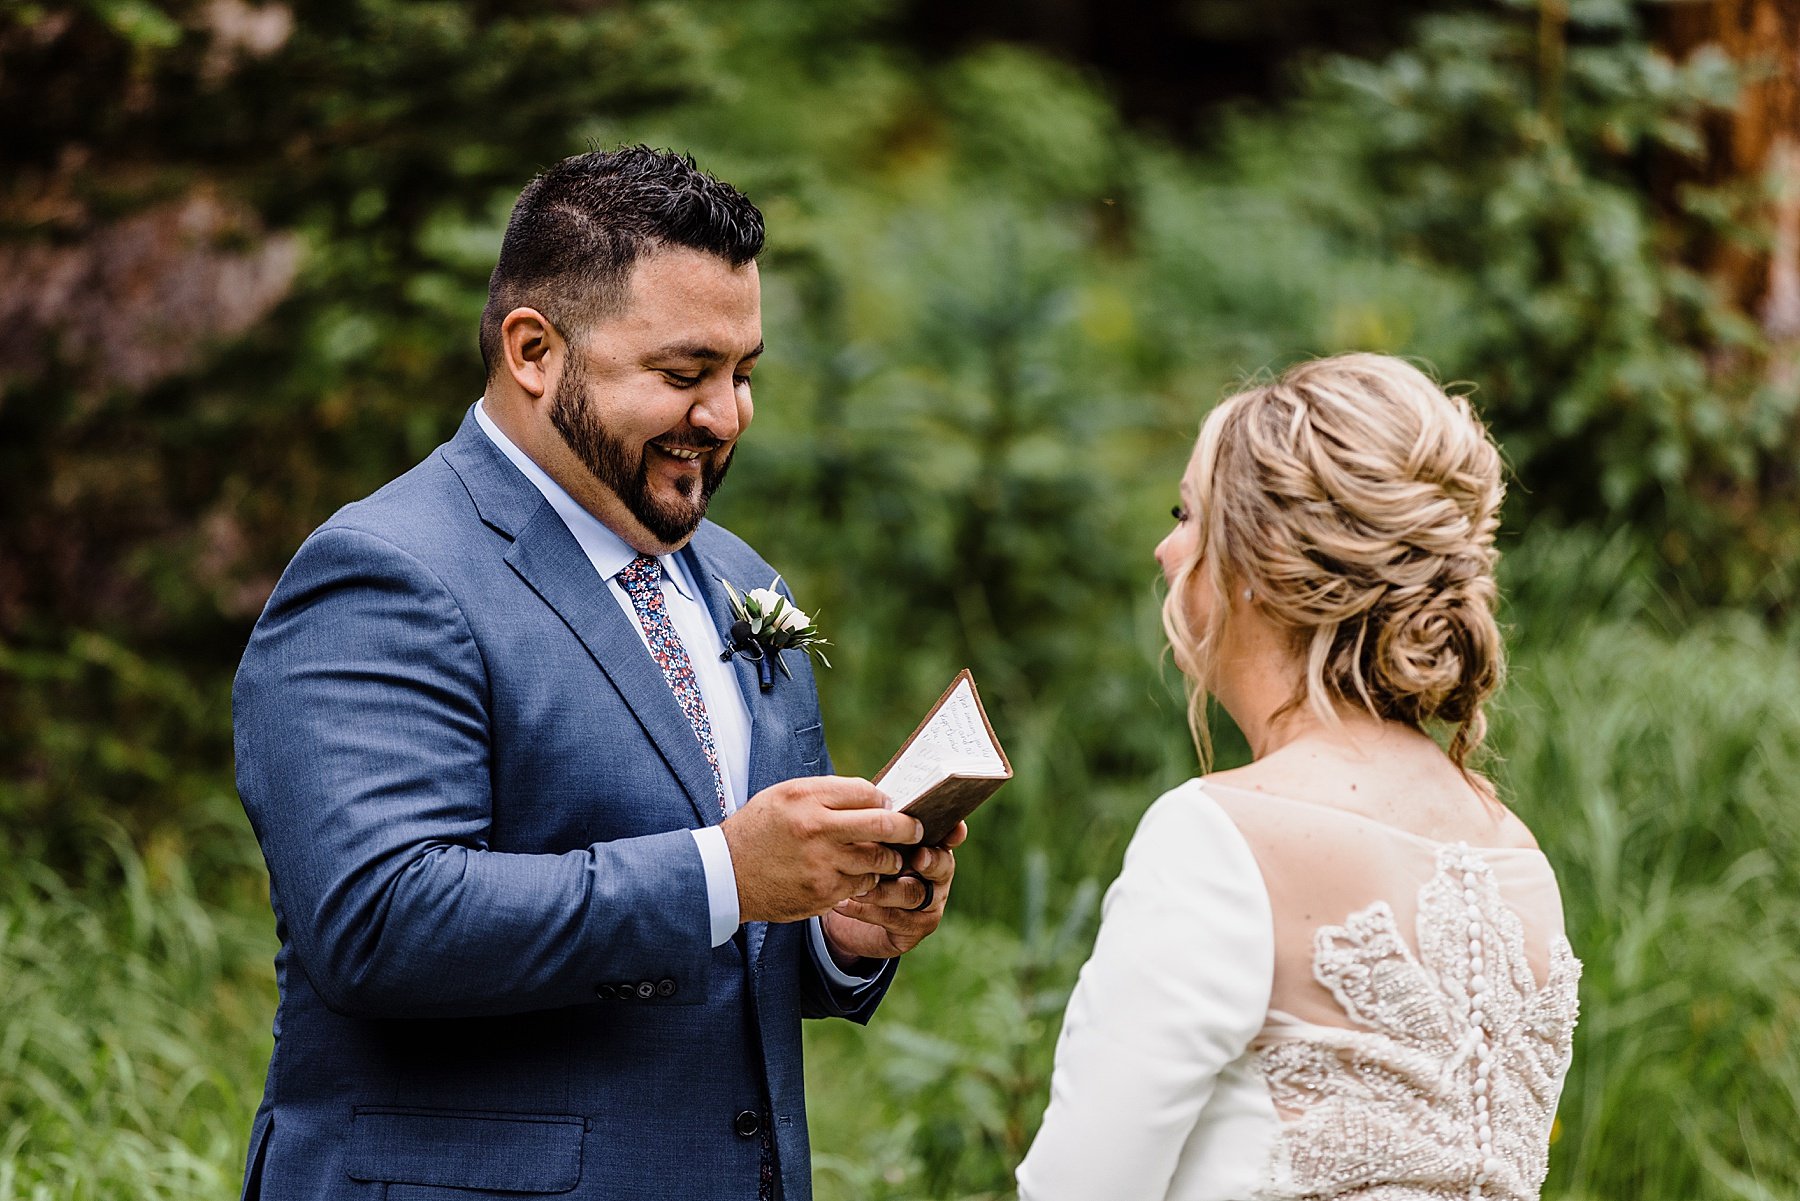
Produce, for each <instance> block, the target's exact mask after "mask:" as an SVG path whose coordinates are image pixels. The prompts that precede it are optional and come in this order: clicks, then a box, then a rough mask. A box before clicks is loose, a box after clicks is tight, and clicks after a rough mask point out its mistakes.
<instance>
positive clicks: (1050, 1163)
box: [1018, 781, 1275, 1201]
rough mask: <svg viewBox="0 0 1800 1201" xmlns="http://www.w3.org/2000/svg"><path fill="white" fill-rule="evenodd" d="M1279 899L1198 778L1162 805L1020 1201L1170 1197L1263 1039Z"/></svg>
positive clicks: (1023, 1169) (1078, 993)
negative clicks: (1220, 1095) (1195, 1140)
mask: <svg viewBox="0 0 1800 1201" xmlns="http://www.w3.org/2000/svg"><path fill="white" fill-rule="evenodd" d="M1274 955H1275V949H1274V935H1273V929H1272V918H1271V916H1270V911H1269V899H1268V892H1267V890H1266V888H1265V887H1264V885H1263V879H1262V874H1261V872H1260V870H1259V869H1258V867H1257V864H1256V860H1255V858H1254V856H1253V854H1252V853H1251V851H1250V848H1249V847H1248V846H1247V845H1246V844H1245V842H1244V838H1243V836H1242V835H1241V834H1240V833H1239V832H1238V829H1237V827H1236V826H1235V825H1234V824H1233V823H1232V821H1231V819H1230V818H1229V817H1227V816H1226V815H1225V813H1224V812H1223V811H1222V810H1221V809H1220V808H1219V807H1218V805H1217V804H1216V803H1214V802H1213V800H1212V799H1211V798H1209V797H1208V796H1206V794H1205V793H1204V792H1203V791H1202V790H1201V789H1200V787H1199V783H1198V781H1189V782H1188V783H1187V784H1184V785H1182V786H1181V787H1179V788H1176V789H1174V790H1172V791H1170V792H1168V793H1166V794H1164V795H1163V796H1162V797H1161V798H1160V799H1158V800H1157V802H1156V803H1155V804H1154V805H1152V806H1151V807H1150V809H1149V811H1148V812H1146V813H1145V814H1144V817H1143V820H1142V821H1141V822H1140V823H1139V825H1138V829H1137V833H1136V835H1135V836H1134V837H1133V838H1132V840H1131V846H1130V847H1129V848H1128V849H1127V851H1126V852H1125V864H1124V867H1123V868H1122V869H1121V871H1120V873H1119V878H1118V879H1117V880H1116V881H1114V883H1113V885H1112V887H1111V888H1110V889H1109V890H1108V891H1107V894H1106V901H1105V905H1104V906H1103V909H1102V917H1101V924H1100V933H1099V937H1098V938H1097V939H1096V941H1095V944H1094V953H1093V955H1092V957H1090V958H1089V959H1088V961H1087V964H1086V965H1085V966H1084V967H1083V968H1082V969H1081V976H1080V979H1079V981H1078V982H1077V984H1076V986H1075V991H1074V995H1073V996H1071V997H1070V999H1069V1008H1068V1012H1067V1013H1066V1014H1065V1016H1064V1018H1063V1029H1062V1036H1061V1038H1060V1039H1059V1040H1058V1042H1057V1047H1056V1068H1055V1071H1054V1073H1053V1075H1052V1077H1051V1082H1050V1106H1049V1108H1048V1109H1047V1110H1046V1111H1045V1113H1044V1123H1043V1126H1042V1127H1041V1128H1040V1129H1039V1131H1038V1135H1037V1139H1036V1141H1035V1142H1034V1143H1033V1144H1032V1146H1031V1150H1030V1152H1029V1153H1028V1154H1027V1155H1026V1157H1025V1160H1024V1162H1023V1163H1022V1164H1020V1165H1019V1170H1018V1184H1019V1197H1020V1201H1160V1199H1161V1198H1163V1197H1165V1196H1167V1194H1168V1192H1169V1185H1170V1180H1171V1178H1172V1177H1174V1175H1175V1173H1176V1170H1177V1167H1178V1164H1179V1163H1180V1160H1181V1156H1182V1150H1183V1147H1184V1146H1186V1145H1187V1144H1188V1141H1189V1139H1190V1137H1191V1136H1192V1134H1193V1132H1194V1129H1195V1125H1196V1122H1198V1121H1199V1120H1200V1119H1201V1114H1202V1111H1203V1110H1204V1109H1205V1107H1206V1105H1207V1102H1208V1101H1209V1099H1211V1098H1212V1096H1213V1092H1214V1089H1215V1087H1216V1086H1217V1084H1218V1080H1219V1074H1220V1073H1221V1071H1223V1070H1224V1069H1226V1067H1227V1066H1228V1065H1230V1064H1232V1063H1233V1062H1234V1061H1235V1060H1237V1059H1238V1058H1239V1057H1240V1056H1242V1055H1243V1054H1244V1052H1245V1050H1246V1048H1247V1047H1248V1046H1249V1043H1250V1040H1251V1039H1252V1038H1253V1037H1254V1036H1255V1035H1256V1033H1257V1032H1258V1031H1259V1030H1260V1029H1261V1028H1262V1025H1263V1022H1264V1019H1265V1017H1266V1015H1267V1012H1268V1004H1269V989H1270V985H1271V982H1272V979H1273V975H1274Z"/></svg>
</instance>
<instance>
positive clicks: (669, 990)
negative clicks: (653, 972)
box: [656, 980, 675, 1001]
mask: <svg viewBox="0 0 1800 1201" xmlns="http://www.w3.org/2000/svg"><path fill="white" fill-rule="evenodd" d="M656 995H657V996H659V997H661V998H663V999H664V1000H665V1001H666V1000H668V999H669V998H670V997H672V996H674V995H675V981H673V980H658V981H657V982H656Z"/></svg>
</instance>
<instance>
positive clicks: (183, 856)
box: [0, 799, 275, 1201]
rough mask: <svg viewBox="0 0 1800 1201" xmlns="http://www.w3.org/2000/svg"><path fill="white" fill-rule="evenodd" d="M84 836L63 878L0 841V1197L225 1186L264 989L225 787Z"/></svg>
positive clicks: (259, 1056) (256, 1088) (255, 1064)
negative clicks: (181, 814)
mask: <svg viewBox="0 0 1800 1201" xmlns="http://www.w3.org/2000/svg"><path fill="white" fill-rule="evenodd" d="M91 834H92V838H93V841H94V844H95V846H94V853H93V858H92V860H91V863H92V867H91V868H90V872H89V875H88V876H87V878H85V879H83V880H80V881H70V880H67V879H64V878H62V877H60V876H58V875H57V874H55V873H54V872H52V871H50V870H49V869H47V868H45V867H42V866H39V865H38V864H37V863H36V862H35V861H34V858H33V856H32V854H31V853H30V849H29V848H21V847H18V846H8V847H7V848H5V849H3V850H0V1201H176V1199H177V1198H187V1199H200V1198H219V1199H221V1201H223V1199H225V1198H229V1197H235V1196H236V1195H237V1187H238V1184H239V1181H240V1178H241V1171H242V1157H243V1149H244V1142H245V1140H246V1138H247V1137H248V1134H249V1129H250V1118H251V1115H252V1114H253V1113H254V1112H255V1109H256V1103H257V1098H258V1097H259V1095H260V1093H261V1083H262V1071H263V1067H264V1065H265V1064H266V1063H267V1061H268V1056H269V1051H270V1049H271V1043H270V1035H269V1022H270V1018H271V1015H272V1012H273V1008H274V993H275V988H274V977H273V971H272V969H271V966H270V957H271V955H272V953H273V951H274V923H273V920H272V919H271V918H270V917H269V916H268V911H267V908H266V901H264V900H262V899H261V897H259V895H258V892H259V888H260V876H259V872H258V870H257V864H258V862H259V861H258V860H257V858H256V845H255V842H254V840H253V839H252V838H251V837H250V833H249V830H248V828H247V827H246V826H245V824H244V821H243V817H242V814H241V812H237V811H236V804H235V802H233V801H230V800H228V799H222V800H219V801H216V802H214V803H212V804H209V805H207V806H204V807H202V808H201V810H200V812H199V813H198V814H197V815H196V816H194V817H193V818H190V819H189V820H188V821H187V822H186V823H185V824H184V825H182V826H181V827H179V828H166V829H162V830H159V831H157V832H156V833H154V834H153V835H152V836H151V837H150V838H149V839H148V841H147V843H146V844H145V845H144V846H141V847H140V846H134V845H133V844H132V843H131V842H130V841H129V840H127V839H126V837H125V836H124V834H123V832H122V831H121V830H119V829H118V828H116V827H110V826H105V825H98V826H96V827H94V828H93V829H92V831H91ZM196 868H198V869H199V871H200V872H201V873H202V874H203V875H204V876H205V877H206V878H205V879H202V880H197V879H196ZM221 869H223V870H221ZM215 885H217V887H215Z"/></svg>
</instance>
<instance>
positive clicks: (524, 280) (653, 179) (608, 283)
mask: <svg viewBox="0 0 1800 1201" xmlns="http://www.w3.org/2000/svg"><path fill="white" fill-rule="evenodd" d="M762 244H763V217H762V213H761V212H760V211H758V209H757V207H756V206H755V205H754V204H751V203H750V202H749V201H748V200H746V199H745V198H744V196H743V194H742V193H741V192H739V191H738V190H737V189H736V188H734V187H732V186H731V185H730V184H728V183H721V182H720V181H719V180H717V179H714V178H713V177H712V176H711V175H708V174H707V173H706V172H704V171H702V170H700V169H699V168H698V167H697V166H695V165H694V160H693V158H692V157H690V156H689V155H685V154H676V153H675V152H674V151H672V150H652V149H650V148H649V147H648V146H623V147H620V148H619V149H618V150H595V151H591V152H589V153H587V154H577V155H575V156H574V157H572V158H566V159H564V160H563V161H562V162H560V163H557V164H556V165H555V166H553V167H551V168H550V169H549V170H547V171H545V172H544V173H543V174H541V175H539V176H538V177H537V178H536V179H534V180H532V181H531V182H530V183H528V184H526V185H525V190H524V191H523V192H521V193H519V200H518V203H517V204H515V205H513V211H512V218H511V220H509V221H508V222H507V223H506V238H505V240H503V241H502V242H501V243H500V261H499V262H498V263H496V264H495V266H494V274H493V275H492V276H491V277H490V278H489V279H488V301H487V307H486V308H485V309H483V310H482V313H481V360H482V362H483V363H484V364H485V365H486V367H487V370H488V375H489V376H490V377H492V375H493V373H494V372H495V371H496V370H498V369H499V366H500V360H501V353H500V323H501V322H502V321H504V320H505V319H506V315H507V314H508V313H510V312H512V311H513V310H514V309H516V308H520V307H522V306H523V307H526V308H533V309H536V310H537V311H538V312H540V313H542V314H543V315H544V316H545V317H547V318H548V319H549V320H550V323H551V324H552V325H554V326H555V327H556V329H557V331H558V332H559V333H561V334H562V335H563V336H564V337H565V338H576V337H578V336H579V335H580V333H581V332H582V331H583V330H585V328H586V327H587V324H588V322H590V321H592V320H593V319H594V318H596V317H603V316H607V315H610V314H612V313H616V312H618V311H619V309H620V308H621V307H622V306H623V305H624V303H625V301H626V297H627V289H628V286H629V283H630V279H631V269H632V268H633V267H634V266H636V265H637V262H638V260H639V259H641V258H643V257H644V256H645V255H647V254H650V253H652V252H653V251H656V250H658V249H661V248H662V247H666V246H685V247H688V248H690V249H693V250H700V251H705V252H706V253H708V254H716V255H718V256H719V257H720V258H722V259H724V260H725V261H726V262H728V263H730V264H731V265H732V266H733V267H742V266H743V265H744V264H745V263H748V262H750V261H751V260H752V259H754V258H755V257H756V256H757V255H758V254H759V253H761V251H762Z"/></svg>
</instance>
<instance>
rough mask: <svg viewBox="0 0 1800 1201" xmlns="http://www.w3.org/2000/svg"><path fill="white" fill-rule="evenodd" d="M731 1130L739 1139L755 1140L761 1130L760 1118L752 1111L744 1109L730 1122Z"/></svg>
mask: <svg viewBox="0 0 1800 1201" xmlns="http://www.w3.org/2000/svg"><path fill="white" fill-rule="evenodd" d="M731 1128H732V1129H733V1130H735V1131H737V1134H738V1137H739V1138H755V1137H756V1136H757V1134H758V1133H759V1132H760V1131H761V1130H762V1117H761V1115H759V1114H758V1113H757V1112H756V1111H755V1110H754V1109H746V1110H745V1111H744V1112H742V1113H740V1114H738V1116H737V1117H736V1118H735V1119H734V1120H733V1121H732V1123H731Z"/></svg>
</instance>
